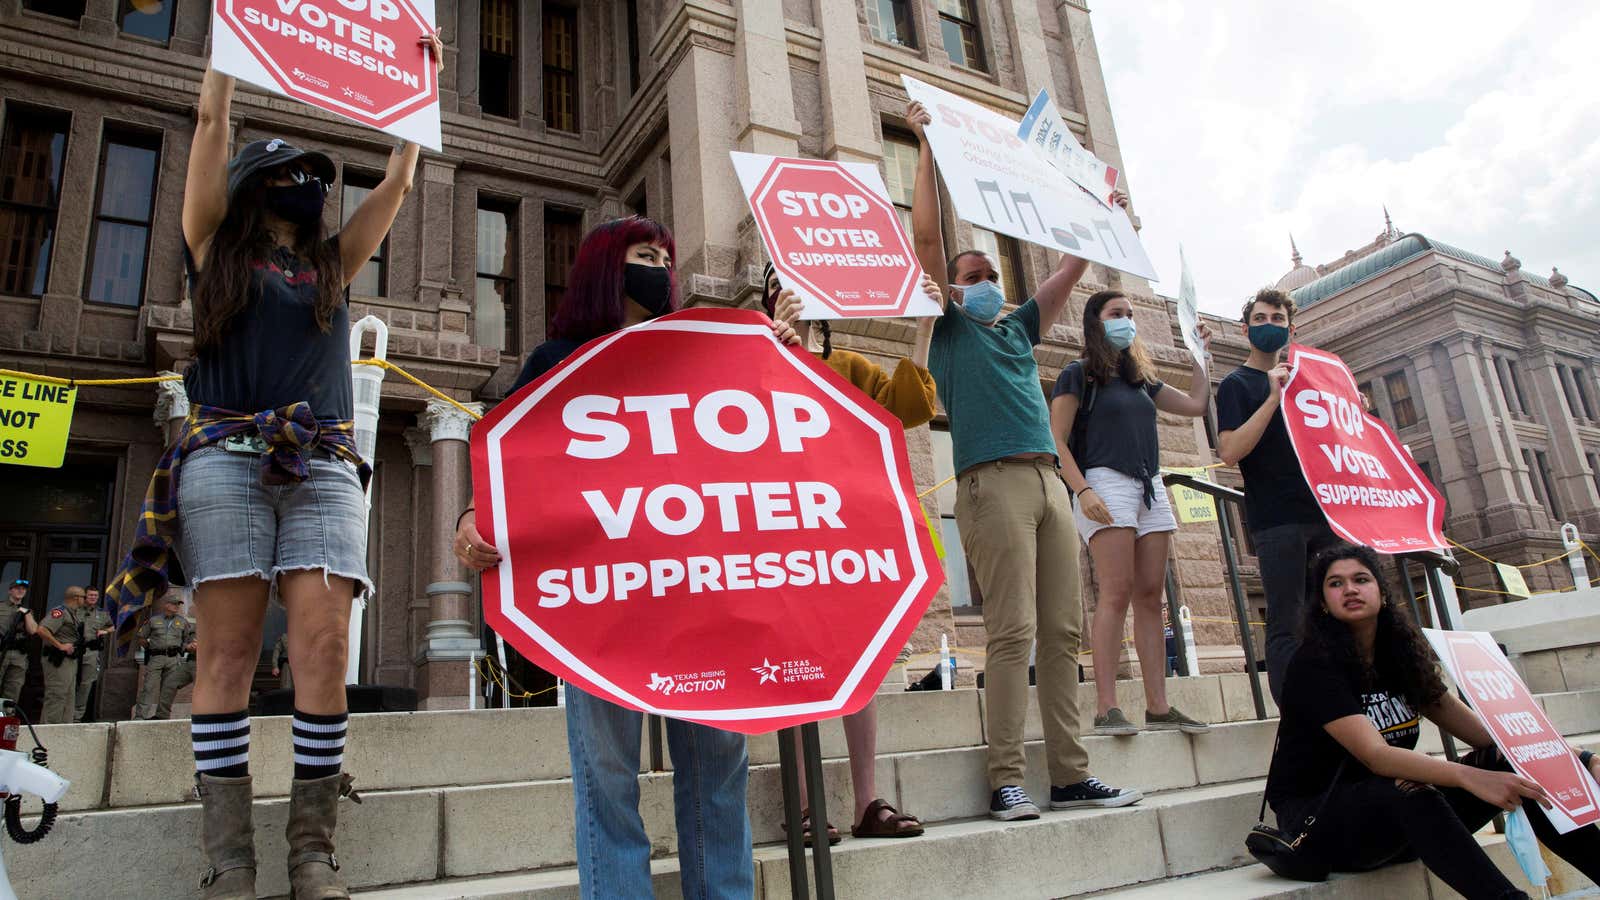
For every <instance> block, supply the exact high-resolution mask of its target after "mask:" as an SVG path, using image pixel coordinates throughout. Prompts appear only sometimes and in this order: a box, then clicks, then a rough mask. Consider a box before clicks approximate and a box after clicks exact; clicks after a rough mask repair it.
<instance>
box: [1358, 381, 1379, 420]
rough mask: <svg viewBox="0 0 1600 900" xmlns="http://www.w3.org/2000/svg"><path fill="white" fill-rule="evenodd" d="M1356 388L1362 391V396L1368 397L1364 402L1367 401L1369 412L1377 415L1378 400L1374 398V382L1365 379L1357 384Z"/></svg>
mask: <svg viewBox="0 0 1600 900" xmlns="http://www.w3.org/2000/svg"><path fill="white" fill-rule="evenodd" d="M1356 390H1357V391H1360V392H1361V396H1362V397H1365V398H1366V400H1365V401H1364V402H1365V403H1366V410H1367V412H1369V413H1372V414H1373V415H1377V414H1378V402H1377V401H1376V400H1374V399H1373V397H1372V382H1370V381H1363V382H1361V383H1360V384H1358V385H1356Z"/></svg>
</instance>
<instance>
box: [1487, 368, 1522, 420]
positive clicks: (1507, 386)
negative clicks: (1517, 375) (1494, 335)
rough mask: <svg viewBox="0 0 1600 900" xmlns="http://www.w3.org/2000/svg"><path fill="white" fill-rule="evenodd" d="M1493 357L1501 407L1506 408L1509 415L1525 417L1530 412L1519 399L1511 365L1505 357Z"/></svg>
mask: <svg viewBox="0 0 1600 900" xmlns="http://www.w3.org/2000/svg"><path fill="white" fill-rule="evenodd" d="M1493 357H1494V372H1495V375H1497V376H1499V386H1500V391H1499V393H1500V397H1501V400H1502V403H1501V405H1502V406H1504V407H1505V409H1506V411H1507V412H1509V413H1516V414H1517V415H1525V414H1526V413H1527V412H1528V411H1527V410H1525V409H1523V408H1522V401H1521V398H1519V397H1518V396H1517V394H1516V384H1517V383H1516V381H1514V380H1512V377H1511V365H1510V364H1509V363H1507V362H1506V358H1505V357H1504V356H1500V355H1498V354H1493Z"/></svg>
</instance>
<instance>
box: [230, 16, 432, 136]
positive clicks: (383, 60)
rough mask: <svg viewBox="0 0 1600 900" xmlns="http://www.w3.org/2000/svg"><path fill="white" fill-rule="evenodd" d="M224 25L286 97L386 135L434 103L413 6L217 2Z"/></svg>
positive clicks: (421, 20) (427, 29) (421, 21)
mask: <svg viewBox="0 0 1600 900" xmlns="http://www.w3.org/2000/svg"><path fill="white" fill-rule="evenodd" d="M217 13H218V16H219V17H220V18H221V19H222V21H223V22H225V23H226V24H227V25H228V27H229V29H230V30H231V31H233V33H234V34H236V35H237V36H238V38H239V40H240V41H241V42H242V43H243V44H244V46H245V47H246V48H247V49H248V50H249V51H250V54H251V55H252V56H254V57H255V58H256V60H257V61H258V62H260V63H261V66H262V67H263V68H264V69H266V71H267V73H268V74H269V75H270V76H271V77H272V79H273V81H274V82H276V84H277V86H278V87H279V88H280V89H281V90H282V91H283V92H284V93H286V94H288V95H289V96H291V97H294V98H296V99H298V100H302V101H304V102H306V103H310V104H311V105H313V106H316V107H318V108H320V109H325V110H328V111H329V112H334V113H339V114H341V115H344V116H348V117H349V118H352V119H354V120H356V121H357V122H361V123H363V124H367V125H371V126H373V127H374V128H386V127H388V126H389V125H391V124H393V123H395V122H398V121H399V120H401V119H404V118H406V117H407V116H409V115H411V114H413V113H415V112H417V111H418V110H420V109H422V108H423V107H426V106H427V105H429V104H431V103H436V102H437V101H438V98H439V84H438V81H437V79H435V77H434V65H435V64H434V61H433V58H432V57H431V56H430V55H429V54H428V52H427V51H426V50H424V49H423V48H422V47H419V46H418V45H417V39H418V38H420V37H421V36H423V35H425V34H432V33H433V30H434V29H433V28H432V27H431V26H430V25H429V24H428V21H427V19H426V17H424V16H423V15H422V13H420V12H419V11H418V10H417V9H416V8H415V7H414V6H413V4H412V3H411V0H217Z"/></svg>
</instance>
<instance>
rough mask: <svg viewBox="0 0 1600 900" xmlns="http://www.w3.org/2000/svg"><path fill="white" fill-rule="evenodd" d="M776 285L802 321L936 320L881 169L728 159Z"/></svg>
mask: <svg viewBox="0 0 1600 900" xmlns="http://www.w3.org/2000/svg"><path fill="white" fill-rule="evenodd" d="M729 155H730V156H731V157H732V158H733V168H734V171H736V172H737V173H738V174H739V183H740V184H741V185H742V186H743V187H744V194H745V199H746V200H748V201H749V203H750V211H751V213H752V214H753V215H754V216H755V223H756V229H757V230H758V231H759V232H760V233H761V240H762V242H763V243H764V244H765V245H766V248H767V254H768V255H769V256H771V257H772V266H773V268H775V269H777V270H778V280H779V281H781V282H782V283H783V286H784V287H786V288H789V289H791V290H793V291H794V292H795V293H796V294H798V295H800V299H802V300H803V301H805V309H804V311H803V312H802V313H801V316H800V317H801V318H802V319H852V318H866V317H873V316H896V317H897V316H937V315H939V314H940V309H939V305H938V304H937V303H934V302H933V300H931V299H930V298H929V297H928V295H927V294H925V293H924V292H923V291H922V290H921V288H920V287H919V286H918V282H919V281H921V279H922V268H921V267H920V266H918V265H917V255H916V253H915V251H914V250H913V249H912V246H911V239H910V238H909V237H907V235H906V233H905V229H904V228H902V227H900V217H899V216H898V215H896V214H895V210H894V204H892V203H890V202H889V192H888V190H887V189H886V188H885V187H884V184H883V176H882V175H880V174H879V173H878V167H877V166H869V165H864V164H861V163H845V162H838V161H835V160H827V159H789V158H785V157H780V156H761V155H758V154H754V153H739V152H737V151H735V152H732V153H730V154H729Z"/></svg>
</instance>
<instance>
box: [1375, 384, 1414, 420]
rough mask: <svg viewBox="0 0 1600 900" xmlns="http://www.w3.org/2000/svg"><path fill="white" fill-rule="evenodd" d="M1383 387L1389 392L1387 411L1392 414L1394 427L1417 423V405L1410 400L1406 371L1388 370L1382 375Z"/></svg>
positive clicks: (1409, 387)
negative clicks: (1386, 373)
mask: <svg viewBox="0 0 1600 900" xmlns="http://www.w3.org/2000/svg"><path fill="white" fill-rule="evenodd" d="M1383 386H1384V389H1385V390H1387V391H1388V392H1389V411H1390V412H1391V413H1392V414H1393V415H1394V427H1396V428H1410V427H1411V426H1413V425H1415V424H1417V407H1416V405H1415V404H1414V403H1412V400H1411V382H1410V381H1409V380H1407V378H1406V373H1405V372H1403V371H1401V372H1390V373H1389V374H1388V375H1385V376H1383Z"/></svg>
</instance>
